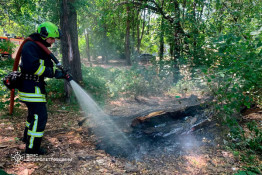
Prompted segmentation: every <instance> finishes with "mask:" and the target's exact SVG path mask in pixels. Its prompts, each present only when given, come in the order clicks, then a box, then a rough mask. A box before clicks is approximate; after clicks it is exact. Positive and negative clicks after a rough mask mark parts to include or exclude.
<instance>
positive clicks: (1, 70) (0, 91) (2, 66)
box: [0, 59, 14, 109]
mask: <svg viewBox="0 0 262 175" xmlns="http://www.w3.org/2000/svg"><path fill="white" fill-rule="evenodd" d="M13 64H14V60H13V59H3V60H0V79H1V80H2V78H3V77H4V76H6V75H7V74H8V73H9V72H11V70H12V68H13ZM9 95H10V91H9V89H7V88H6V86H5V85H4V84H3V82H2V81H1V83H0V97H1V99H0V109H5V108H6V106H7V105H8V104H9V102H10V101H9Z"/></svg>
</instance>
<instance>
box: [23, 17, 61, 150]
mask: <svg viewBox="0 0 262 175" xmlns="http://www.w3.org/2000/svg"><path fill="white" fill-rule="evenodd" d="M60 36H61V33H60V30H59V29H58V27H57V26H56V25H55V24H53V23H51V22H44V23H42V24H40V25H39V26H38V28H37V32H36V33H33V34H31V35H30V36H29V37H30V38H32V39H33V40H35V41H40V42H41V43H42V44H44V45H45V46H46V47H50V46H51V45H52V44H53V43H55V40H56V39H60ZM19 66H20V69H21V73H22V77H23V81H22V85H21V87H20V88H19V91H18V94H19V100H20V101H21V102H23V103H25V105H26V106H27V109H28V117H27V121H26V127H25V130H24V137H23V141H24V142H25V143H26V149H25V153H27V154H39V155H42V154H45V153H46V150H44V149H42V148H40V145H41V141H42V138H43V135H44V130H45V126H46V122H47V108H46V91H45V85H46V83H45V82H44V78H45V77H48V78H53V77H55V78H57V79H61V78H65V75H64V73H62V71H60V70H58V69H56V68H55V66H54V64H53V62H52V60H51V58H50V57H49V56H48V55H47V53H45V52H44V51H43V49H41V48H40V46H38V45H37V44H36V43H35V42H33V41H28V42H26V43H25V44H24V46H23V48H22V53H21V63H20V65H19Z"/></svg>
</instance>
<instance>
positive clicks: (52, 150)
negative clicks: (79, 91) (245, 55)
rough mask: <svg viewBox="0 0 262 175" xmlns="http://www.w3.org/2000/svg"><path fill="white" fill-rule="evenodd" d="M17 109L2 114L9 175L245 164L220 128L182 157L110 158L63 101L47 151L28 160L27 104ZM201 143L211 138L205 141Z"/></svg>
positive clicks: (124, 105) (126, 106)
mask: <svg viewBox="0 0 262 175" xmlns="http://www.w3.org/2000/svg"><path fill="white" fill-rule="evenodd" d="M187 97H189V96H187ZM203 100H205V99H203ZM181 103H182V104H183V103H184V104H187V103H188V101H187V100H184V101H183V100H182V102H181V101H178V100H177V99H175V98H174V97H171V96H165V97H139V98H136V99H119V100H117V101H111V102H110V103H108V104H107V105H105V107H104V111H105V112H106V113H107V114H109V115H115V116H124V115H131V114H135V113H140V112H143V111H148V110H151V109H157V108H159V109H161V108H163V107H164V108H167V109H168V108H172V106H174V105H181ZM15 111H16V112H15V114H14V116H12V117H10V116H8V115H7V114H6V113H7V112H6V113H5V112H3V113H1V114H0V116H1V117H0V133H1V134H0V169H3V170H4V171H6V172H7V173H9V174H17V175H31V174H33V175H38V174H40V175H42V174H43V175H46V174H52V175H58V174H68V175H69V174H70V175H82V174H83V175H86V174H88V175H89V174H90V175H96V174H114V175H118V174H119V175H120V174H121V175H122V174H145V175H148V174H155V175H159V174H167V175H169V174H170V175H171V174H172V175H204V174H209V175H211V174H212V175H215V174H219V175H220V174H234V173H236V172H237V171H238V170H239V169H240V167H242V166H244V165H245V163H243V162H241V160H240V158H239V157H235V156H233V154H232V153H231V152H230V151H229V150H227V149H226V147H225V146H224V143H223V138H221V133H219V132H217V131H218V130H219V129H218V130H216V129H215V130H214V132H216V133H214V134H217V137H218V138H219V139H218V141H217V142H216V145H212V146H208V145H204V146H196V147H194V148H193V149H190V150H187V152H186V154H183V155H179V156H172V155H170V156H167V155H165V156H164V157H163V158H161V157H155V158H154V157H150V158H147V157H146V155H145V158H144V159H143V160H129V159H126V158H123V157H115V156H112V155H109V154H107V153H106V152H105V151H104V150H98V149H97V148H96V139H97V138H96V136H95V135H93V134H92V133H90V132H89V126H88V125H82V126H80V125H79V122H80V121H82V119H83V117H84V116H83V113H82V112H81V111H78V110H75V109H74V108H73V107H72V106H68V105H66V104H65V103H64V102H61V101H56V102H54V103H53V105H50V106H48V111H49V112H48V117H49V118H48V123H47V126H46V130H45V134H44V139H43V142H42V147H43V148H45V149H47V150H48V153H47V154H46V155H43V156H31V157H28V156H27V157H25V156H24V155H23V154H22V152H23V150H24V148H25V145H24V144H23V142H22V141H21V140H20V139H21V138H22V135H23V130H24V127H25V121H26V115H27V111H26V108H25V106H24V105H22V106H20V107H19V108H18V107H16V108H15ZM244 118H245V119H246V121H249V120H257V121H261V119H262V113H261V110H254V111H251V112H247V113H246V114H245V117H244ZM217 127H218V128H219V127H220V126H219V124H217ZM210 132H211V131H210ZM203 142H207V140H204V139H203ZM260 162H261V160H260ZM0 174H1V172H0Z"/></svg>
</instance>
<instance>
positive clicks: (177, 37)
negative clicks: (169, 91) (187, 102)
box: [173, 0, 183, 83]
mask: <svg viewBox="0 0 262 175" xmlns="http://www.w3.org/2000/svg"><path fill="white" fill-rule="evenodd" d="M174 6H175V20H174V65H173V76H174V79H173V81H174V83H177V82H178V80H179V77H180V73H179V66H178V61H179V58H180V52H181V43H180V38H181V37H182V35H183V31H181V30H182V29H181V25H180V9H179V3H178V1H177V0H174Z"/></svg>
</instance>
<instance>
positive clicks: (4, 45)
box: [0, 41, 16, 55]
mask: <svg viewBox="0 0 262 175" xmlns="http://www.w3.org/2000/svg"><path fill="white" fill-rule="evenodd" d="M15 48H16V45H15V44H14V43H12V42H11V41H3V42H1V41H0V50H1V52H8V53H9V54H10V55H11V54H12V53H14V51H15V50H14V49H15Z"/></svg>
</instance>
